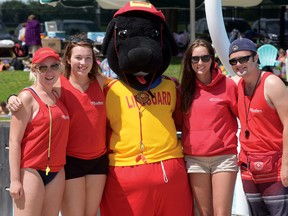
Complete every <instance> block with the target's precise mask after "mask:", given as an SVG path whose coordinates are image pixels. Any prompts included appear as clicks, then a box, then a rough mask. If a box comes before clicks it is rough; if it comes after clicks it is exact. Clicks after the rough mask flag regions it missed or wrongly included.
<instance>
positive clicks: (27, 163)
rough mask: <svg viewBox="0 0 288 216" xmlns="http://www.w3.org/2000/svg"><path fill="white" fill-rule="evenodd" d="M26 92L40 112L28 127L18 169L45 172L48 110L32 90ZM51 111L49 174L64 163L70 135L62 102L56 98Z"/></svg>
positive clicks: (48, 125) (56, 170)
mask: <svg viewBox="0 0 288 216" xmlns="http://www.w3.org/2000/svg"><path fill="white" fill-rule="evenodd" d="M24 91H29V92H31V94H32V95H33V97H34V98H35V100H36V101H37V103H38V104H39V111H38V113H37V114H36V116H35V117H34V118H33V120H32V121H31V122H29V123H28V124H27V127H26V130H25V133H24V136H23V139H22V143H21V167H22V168H23V167H25V168H33V169H37V170H43V171H45V169H46V167H47V164H48V144H49V127H50V118H49V111H48V107H47V106H46V104H45V103H44V102H42V100H41V99H40V98H39V97H38V96H37V95H36V93H35V92H34V91H33V90H32V89H24ZM50 109H51V112H52V139H51V147H50V152H51V153H50V162H49V166H50V169H51V172H58V171H59V170H60V169H61V168H62V167H63V166H64V164H65V162H66V146H67V141H68V133H69V122H70V121H69V116H68V111H67V110H66V108H65V106H64V105H63V103H62V102H61V101H60V100H59V99H58V98H57V97H56V104H55V105H53V106H50Z"/></svg>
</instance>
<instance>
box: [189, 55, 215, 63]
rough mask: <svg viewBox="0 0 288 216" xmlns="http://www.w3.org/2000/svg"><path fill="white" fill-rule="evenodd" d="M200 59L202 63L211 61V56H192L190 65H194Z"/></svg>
mask: <svg viewBox="0 0 288 216" xmlns="http://www.w3.org/2000/svg"><path fill="white" fill-rule="evenodd" d="M200 59H201V61H202V62H209V61H210V59H211V55H203V56H192V57H191V63H194V64H195V63H198V62H199V61H200Z"/></svg>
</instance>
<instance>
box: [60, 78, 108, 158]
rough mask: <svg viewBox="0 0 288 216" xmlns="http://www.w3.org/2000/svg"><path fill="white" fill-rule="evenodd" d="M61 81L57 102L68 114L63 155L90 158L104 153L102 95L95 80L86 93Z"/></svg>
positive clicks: (65, 80)
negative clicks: (68, 129) (65, 152)
mask: <svg viewBox="0 0 288 216" xmlns="http://www.w3.org/2000/svg"><path fill="white" fill-rule="evenodd" d="M60 79H61V97H60V99H61V101H62V102H63V103H64V104H65V106H66V107H67V110H68V113H69V115H70V121H71V122H70V132H69V140H68V146H67V155H69V156H73V157H77V158H81V159H86V160H88V159H93V158H97V157H99V156H101V155H103V154H105V153H106V109H105V96H104V93H103V91H102V89H101V87H100V85H99V83H98V81H97V80H95V81H93V82H92V83H90V85H89V87H88V89H87V90H86V92H84V93H82V92H80V91H79V90H78V89H76V88H74V87H73V86H72V85H71V83H70V82H69V80H68V79H66V78H65V77H62V76H61V77H60Z"/></svg>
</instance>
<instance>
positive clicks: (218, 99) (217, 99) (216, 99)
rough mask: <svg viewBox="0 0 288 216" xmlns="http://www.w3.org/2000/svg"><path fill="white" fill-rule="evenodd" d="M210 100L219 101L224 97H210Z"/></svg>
mask: <svg viewBox="0 0 288 216" xmlns="http://www.w3.org/2000/svg"><path fill="white" fill-rule="evenodd" d="M209 101H215V102H219V101H223V99H222V98H210V99H209Z"/></svg>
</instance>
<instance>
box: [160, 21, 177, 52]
mask: <svg viewBox="0 0 288 216" xmlns="http://www.w3.org/2000/svg"><path fill="white" fill-rule="evenodd" d="M163 33H164V35H165V36H166V37H167V39H168V42H169V43H170V45H171V48H172V55H173V56H175V55H177V54H178V46H177V44H176V41H175V39H174V37H173V34H172V33H171V32H170V30H169V27H168V25H167V23H166V22H163Z"/></svg>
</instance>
